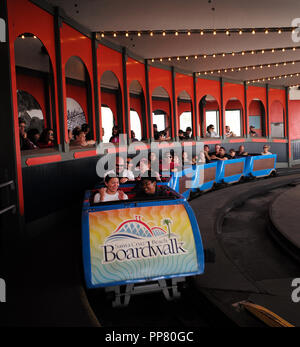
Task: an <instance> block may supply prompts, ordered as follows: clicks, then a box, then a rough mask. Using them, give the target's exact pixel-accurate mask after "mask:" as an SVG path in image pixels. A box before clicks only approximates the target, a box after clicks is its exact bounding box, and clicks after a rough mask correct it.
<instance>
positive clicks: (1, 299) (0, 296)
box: [0, 278, 6, 302]
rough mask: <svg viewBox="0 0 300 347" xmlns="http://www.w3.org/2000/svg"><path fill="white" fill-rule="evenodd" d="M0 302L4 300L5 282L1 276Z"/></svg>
mask: <svg viewBox="0 0 300 347" xmlns="http://www.w3.org/2000/svg"><path fill="white" fill-rule="evenodd" d="M0 302H6V284H5V281H4V280H3V279H2V278H0Z"/></svg>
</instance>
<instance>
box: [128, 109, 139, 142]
mask: <svg viewBox="0 0 300 347" xmlns="http://www.w3.org/2000/svg"><path fill="white" fill-rule="evenodd" d="M130 124H131V132H133V133H132V134H134V135H135V136H132V138H133V139H137V140H139V141H140V140H141V139H142V124H141V120H140V116H139V114H138V113H137V112H136V111H135V110H133V109H131V110H130Z"/></svg>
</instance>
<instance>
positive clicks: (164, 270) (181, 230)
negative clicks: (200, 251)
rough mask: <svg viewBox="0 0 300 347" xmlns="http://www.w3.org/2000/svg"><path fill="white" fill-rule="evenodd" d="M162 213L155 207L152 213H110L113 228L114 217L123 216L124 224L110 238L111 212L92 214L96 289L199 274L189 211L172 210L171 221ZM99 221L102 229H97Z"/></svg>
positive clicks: (91, 233)
mask: <svg viewBox="0 0 300 347" xmlns="http://www.w3.org/2000/svg"><path fill="white" fill-rule="evenodd" d="M132 210H136V211H132ZM159 210H161V207H159V206H152V207H150V211H149V207H148V208H146V209H145V208H144V209H143V208H134V209H125V210H124V209H123V210H119V211H118V210H117V211H109V212H110V213H109V214H110V216H109V217H110V223H109V224H110V226H112V225H111V220H113V219H112V215H111V214H112V213H113V214H114V216H113V217H116V216H118V215H119V216H122V221H121V222H120V223H116V225H115V226H114V228H113V232H110V234H109V235H108V236H107V237H103V234H106V232H107V230H106V223H108V221H107V217H108V213H107V211H99V212H95V213H92V214H90V237H91V238H90V242H91V265H92V283H93V284H94V285H96V284H104V283H113V282H118V283H119V282H123V281H131V280H136V279H137V280H149V279H153V278H155V277H161V276H170V275H174V274H181V273H190V272H195V271H197V257H196V250H195V244H194V239H193V232H192V228H191V225H190V222H189V219H188V216H187V214H186V211H185V209H184V208H183V206H169V210H171V212H172V216H171V217H162V215H161V214H162V212H161V211H160V212H161V213H158V212H159ZM174 210H175V211H174ZM137 212H138V213H137ZM142 212H144V213H142ZM149 213H150V215H149ZM145 214H146V216H145ZM91 215H94V216H91ZM96 215H97V216H96ZM130 215H131V216H130ZM127 216H128V218H126V217H127ZM153 217H154V218H153ZM97 219H99V223H100V220H101V226H100V225H99V224H98V226H97V225H96V224H97V223H96V220H97ZM117 220H118V218H117ZM109 224H108V225H109ZM111 230H112V229H111ZM101 231H102V232H101ZM100 234H102V237H101V235H100ZM99 237H100V239H99Z"/></svg>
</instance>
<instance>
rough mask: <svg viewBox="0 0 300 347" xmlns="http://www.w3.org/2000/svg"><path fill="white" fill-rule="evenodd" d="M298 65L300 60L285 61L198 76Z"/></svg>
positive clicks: (204, 73)
mask: <svg viewBox="0 0 300 347" xmlns="http://www.w3.org/2000/svg"><path fill="white" fill-rule="evenodd" d="M296 63H300V60H293V61H284V62H282V61H281V62H277V63H272V64H259V65H250V66H239V67H234V68H233V67H232V68H226V69H218V70H211V71H204V72H198V75H207V74H209V73H210V74H214V73H218V74H220V73H227V72H234V71H235V72H242V71H249V70H256V69H260V70H261V69H265V68H271V67H283V66H288V65H295V64H296Z"/></svg>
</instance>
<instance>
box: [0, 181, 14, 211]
mask: <svg viewBox="0 0 300 347" xmlns="http://www.w3.org/2000/svg"><path fill="white" fill-rule="evenodd" d="M9 186H11V189H15V182H14V181H13V180H10V181H7V182H5V183H1V184H0V189H1V188H5V187H9ZM10 210H13V213H16V205H10V206H8V207H6V208H4V209H3V210H0V215H1V214H3V213H5V212H8V211H10Z"/></svg>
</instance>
